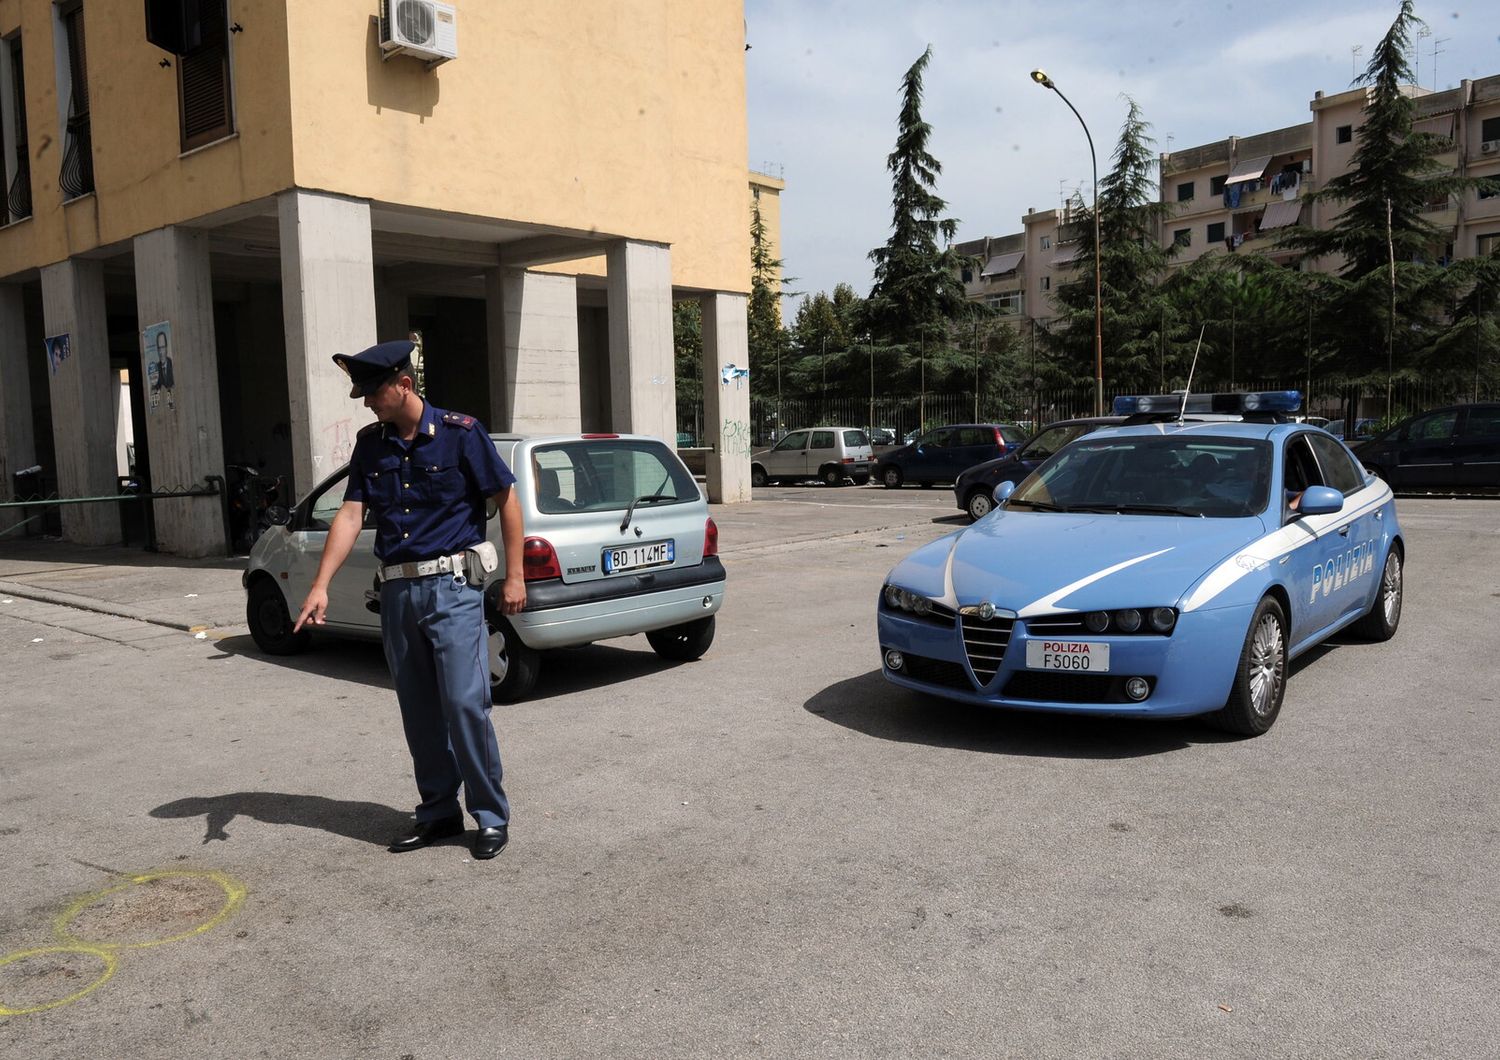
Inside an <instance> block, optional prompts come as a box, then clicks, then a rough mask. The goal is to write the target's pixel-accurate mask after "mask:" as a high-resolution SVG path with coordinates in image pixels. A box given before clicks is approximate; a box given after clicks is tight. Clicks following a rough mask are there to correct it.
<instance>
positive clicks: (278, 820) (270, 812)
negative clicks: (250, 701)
mask: <svg viewBox="0 0 1500 1060" xmlns="http://www.w3.org/2000/svg"><path fill="white" fill-rule="evenodd" d="M200 815H203V816H206V817H207V819H208V820H207V824H208V828H207V831H206V832H205V833H204V835H203V842H204V843H205V844H207V843H210V842H213V841H214V840H223V841H227V840H228V839H229V832H228V830H227V829H228V826H229V823H230V822H231V821H233V820H234V819H235V818H236V817H249V818H252V819H254V820H257V821H260V822H261V823H262V824H294V825H299V826H300V827H303V828H320V829H322V830H323V831H325V832H332V833H333V834H334V835H341V836H345V837H347V838H349V839H357V840H359V841H361V842H364V843H372V844H375V845H377V846H385V845H386V844H387V843H389V842H390V840H391V837H392V836H393V835H396V834H397V833H398V832H401V831H404V830H405V829H407V828H409V827H410V826H411V820H412V818H411V814H409V813H407V812H404V811H402V810H397V809H394V808H392V807H390V806H383V805H381V804H380V803H378V802H351V801H349V800H346V799H329V798H325V797H323V796H322V795H288V794H285V793H284V792H279V791H236V792H231V793H230V794H227V795H195V796H191V797H189V798H186V799H178V800H177V801H176V802H169V803H165V804H164V805H161V806H158V807H156V809H154V810H152V811H151V816H152V817H156V818H158V819H171V818H178V817H198V816H200Z"/></svg>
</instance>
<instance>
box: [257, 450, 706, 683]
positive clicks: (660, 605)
mask: <svg viewBox="0 0 1500 1060" xmlns="http://www.w3.org/2000/svg"><path fill="white" fill-rule="evenodd" d="M490 438H491V440H492V441H493V442H494V443H495V448H496V450H497V451H498V452H499V453H500V456H501V459H503V460H504V461H505V462H506V464H507V465H508V466H509V467H510V468H511V470H512V471H513V472H515V476H516V486H515V489H516V490H517V495H518V497H519V499H520V501H521V513H522V522H523V525H524V528H525V535H526V539H525V553H524V556H523V560H522V566H523V568H524V570H525V573H526V609H525V610H524V611H523V612H521V613H520V614H518V615H511V616H509V617H507V616H505V615H504V614H502V613H501V609H500V608H499V607H498V606H496V604H495V601H496V600H497V598H498V596H499V592H500V581H499V579H498V578H497V579H495V580H493V581H491V582H490V584H489V585H488V586H487V587H486V590H485V601H486V607H485V618H486V621H487V622H488V624H489V630H490V684H491V690H492V692H493V694H494V698H495V700H496V701H497V702H512V701H514V700H517V699H520V698H521V697H523V696H525V695H526V693H527V692H529V691H530V690H531V688H532V686H533V685H534V684H535V683H536V679H537V674H538V672H539V670H540V665H541V660H540V655H539V653H540V652H541V651H544V650H546V649H548V648H570V647H577V646H579V645H583V644H589V643H591V642H593V641H596V640H605V639H608V638H610V637H622V636H627V635H630V634H635V633H644V634H646V639H647V640H648V641H649V642H650V644H651V647H652V648H653V649H654V650H655V651H656V653H657V654H658V655H661V656H662V657H664V658H667V659H674V660H690V659H696V658H698V657H699V656H700V655H702V654H703V653H704V652H706V651H707V650H708V648H709V645H710V644H712V643H713V639H714V615H715V614H716V613H717V612H718V610H719V606H720V605H721V604H722V603H723V600H724V582H725V575H724V567H723V564H722V563H720V562H719V557H718V543H719V531H718V527H716V526H715V525H714V521H713V519H711V518H710V517H709V514H708V503H707V502H706V501H705V500H704V498H703V494H702V492H701V491H700V490H699V489H698V484H697V483H696V482H695V481H694V480H693V476H692V475H691V474H690V473H689V472H688V470H687V468H686V467H684V466H683V463H682V461H681V460H680V459H678V456H677V454H676V453H675V452H673V451H672V449H671V448H670V447H669V446H667V445H666V444H665V443H664V442H662V441H661V440H660V439H659V438H649V437H645V436H642V435H617V434H572V435H558V436H552V437H537V438H524V437H520V436H517V435H500V434H495V435H491V436H490ZM348 472H349V469H348V467H347V466H346V467H343V468H340V469H339V470H338V471H337V472H336V473H335V474H333V475H332V476H330V477H329V478H328V479H326V480H325V481H323V482H322V483H320V484H319V485H318V486H317V488H316V489H314V490H313V491H312V492H311V493H310V494H308V495H307V496H306V497H304V498H303V499H302V501H301V503H299V504H298V505H297V506H296V508H294V509H292V510H291V511H289V512H288V511H285V510H284V509H283V510H282V511H281V512H279V513H276V517H277V518H278V519H279V523H278V525H275V526H272V527H271V528H270V529H269V530H267V531H266V532H265V533H264V534H262V535H261V538H260V540H259V541H257V542H256V543H255V547H254V548H252V549H251V551H250V562H249V565H248V567H247V569H246V571H245V575H244V585H245V590H246V593H247V602H246V620H247V622H248V623H249V626H250V634H251V636H252V637H254V638H255V643H256V644H257V645H259V646H260V647H261V649H262V650H264V651H267V652H271V653H273V654H278V655H287V654H293V653H296V652H299V651H303V650H305V649H306V648H307V647H308V646H309V644H310V643H311V642H312V638H311V637H310V636H309V631H308V630H306V629H304V630H303V631H302V632H300V633H296V634H294V633H293V632H292V619H291V616H292V615H293V614H294V613H295V612H296V611H297V609H298V608H299V607H301V604H302V600H303V598H304V597H305V596H306V595H307V590H308V587H309V586H311V584H312V579H313V576H314V574H316V573H317V569H318V560H319V558H320V557H321V556H322V553H323V546H324V544H325V542H326V540H327V537H328V527H329V524H330V522H331V520H332V519H333V516H334V513H335V512H337V511H338V510H339V507H340V506H341V505H342V504H343V502H344V487H345V483H346V479H347V477H348ZM493 515H494V513H493V512H492V513H491V519H490V522H489V528H488V530H489V538H490V540H491V541H493V542H494V543H495V547H496V548H500V549H502V551H503V544H502V542H501V539H500V523H499V520H498V519H495V518H494V517H493ZM374 540H375V531H374V529H373V527H372V526H371V525H370V524H369V523H368V521H367V523H366V526H365V529H364V530H363V531H362V532H361V533H360V535H359V541H358V543H357V544H356V545H355V548H354V551H353V552H352V553H351V554H350V556H349V559H348V560H347V561H345V563H344V565H343V567H342V568H341V569H340V570H339V573H338V574H337V575H336V576H335V577H334V579H333V582H332V584H331V585H330V586H329V588H328V619H327V623H326V624H325V625H323V626H321V627H319V633H320V634H321V633H333V634H341V635H344V636H353V637H363V638H372V639H377V640H378V639H379V637H380V617H379V615H378V614H375V613H372V611H371V609H370V606H369V605H368V597H367V593H366V591H367V590H370V589H372V588H374V586H375V570H376V565H377V564H376V560H375V553H374ZM501 569H502V570H503V569H504V562H503V561H502V563H501Z"/></svg>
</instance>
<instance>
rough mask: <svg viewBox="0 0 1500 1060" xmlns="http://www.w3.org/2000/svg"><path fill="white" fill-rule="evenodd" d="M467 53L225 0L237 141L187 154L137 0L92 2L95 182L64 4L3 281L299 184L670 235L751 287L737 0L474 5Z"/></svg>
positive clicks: (45, 30) (683, 279) (43, 57)
mask: <svg viewBox="0 0 1500 1060" xmlns="http://www.w3.org/2000/svg"><path fill="white" fill-rule="evenodd" d="M455 6H456V7H457V10H458V52H459V57H458V58H457V59H456V60H454V61H452V62H449V63H446V64H443V65H441V66H439V67H437V68H435V69H434V70H431V71H429V70H427V69H426V68H425V67H424V64H423V63H422V62H421V61H419V60H416V59H413V58H409V57H395V58H392V59H391V60H390V61H388V62H382V60H381V56H380V49H379V46H378V42H377V29H376V26H375V21H374V15H375V14H376V12H378V10H379V4H378V2H377V0H316V2H313V0H230V9H229V10H230V19H231V21H232V22H238V23H239V24H240V25H241V26H243V27H244V31H243V32H241V33H236V34H232V35H231V37H230V40H231V50H232V63H233V79H234V100H235V115H236V128H237V130H238V133H237V135H236V136H235V137H234V138H233V139H230V140H227V141H222V142H220V143H217V144H214V145H210V146H208V147H205V148H202V149H199V150H198V151H195V152H191V153H189V154H187V155H186V156H180V155H179V132H178V103H177V81H176V71H175V69H174V68H164V67H161V66H160V65H158V64H159V61H160V60H161V59H162V58H163V57H164V53H163V52H162V51H160V50H159V49H157V48H155V47H154V46H152V45H151V44H149V43H148V42H147V41H146V39H145V15H144V4H142V3H140V2H139V0H130V2H126V0H86V3H85V7H84V32H85V39H86V46H87V50H88V59H89V89H90V97H91V115H92V132H93V144H94V173H95V181H96V193H95V194H94V195H91V196H85V197H83V198H81V199H79V200H76V201H74V202H72V203H70V204H68V205H67V206H64V205H63V203H62V201H61V198H62V196H61V192H60V190H59V188H58V174H59V171H60V169H61V166H62V157H63V148H64V137H63V134H62V130H61V128H60V127H59V122H58V100H57V76H56V72H55V70H54V68H53V56H54V52H55V47H54V30H53V5H52V3H51V0H0V34H8V33H9V32H11V31H12V30H13V29H15V28H16V27H17V26H19V27H21V30H22V34H23V50H24V56H25V79H26V93H27V99H26V102H27V124H28V133H29V142H30V149H31V179H32V199H33V215H32V218H31V219H30V220H29V221H23V222H21V223H19V224H16V225H12V226H9V227H7V228H5V229H4V230H0V277H3V276H7V275H11V274H14V273H16V272H20V271H22V270H25V269H30V268H34V267H37V266H41V265H47V264H51V263H53V262H57V261H61V260H64V259H66V258H67V257H69V256H70V255H74V254H79V253H83V252H86V251H89V250H92V249H95V248H96V247H100V246H108V245H111V244H117V243H120V242H122V241H124V240H127V239H129V238H130V237H132V236H134V235H137V234H139V233H141V232H146V231H150V230H152V229H155V228H159V227H161V226H163V225H167V224H173V223H178V222H182V221H187V220H192V219H194V218H199V217H202V216H205V215H207V214H211V213H214V212H216V211H219V210H223V209H226V208H228V207H231V206H235V205H237V204H240V203H244V202H249V201H253V200H256V199H261V198H264V197H266V196H268V195H272V194H274V193H276V192H278V191H281V190H284V189H286V188H289V187H292V186H297V187H302V188H308V189H314V190H321V191H329V192H335V193H339V194H345V195H350V196H353V197H357V198H368V199H372V200H378V201H384V202H391V203H398V204H406V205H411V206H416V207H423V208H428V209H434V210H444V211H451V212H456V213H461V214H470V215H473V216H477V217H490V218H499V219H503V220H508V221H512V222H518V223H520V224H522V225H535V226H538V227H542V226H546V227H553V228H563V229H568V230H572V231H575V232H580V233H598V234H601V235H607V236H611V237H624V238H633V239H641V240H647V241H653V242H663V243H669V244H671V245H672V271H673V282H674V283H675V284H677V285H679V286H683V287H694V288H700V289H704V290H723V291H741V292H743V291H748V290H749V269H748V265H747V263H748V261H749V256H750V234H749V229H750V225H749V219H748V216H747V211H746V206H745V186H746V179H747V168H746V157H747V153H748V139H747V131H746V125H745V73H744V60H743V52H744V21H743V20H744V5H743V3H742V0H632V2H631V3H619V2H618V0H576V2H572V3H566V4H564V3H550V2H548V3H537V4H524V5H523V4H500V3H494V2H492V0H485V2H473V0H460V2H459V3H457V4H456V5H455Z"/></svg>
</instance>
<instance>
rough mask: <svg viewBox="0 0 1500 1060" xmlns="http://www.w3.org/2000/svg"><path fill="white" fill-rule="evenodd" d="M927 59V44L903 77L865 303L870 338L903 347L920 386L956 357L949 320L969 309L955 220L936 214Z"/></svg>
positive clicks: (912, 379)
mask: <svg viewBox="0 0 1500 1060" xmlns="http://www.w3.org/2000/svg"><path fill="white" fill-rule="evenodd" d="M931 60H932V48H931V46H929V47H928V48H927V50H926V51H924V52H923V53H922V57H921V58H919V59H918V60H917V61H916V62H915V63H913V64H912V66H911V69H909V70H907V71H906V75H905V76H904V77H903V78H902V79H901V114H900V117H899V119H898V121H897V135H896V146H895V150H893V151H892V152H891V153H890V155H889V156H888V157H887V158H886V168H887V169H889V170H890V172H891V234H890V238H889V239H887V240H886V243H885V245H884V246H881V247H876V248H875V249H874V250H872V251H870V255H869V256H870V260H871V261H873V262H874V263H875V269H874V274H875V282H874V285H873V286H872V287H871V289H870V297H869V299H868V300H867V301H866V303H865V312H866V322H867V325H868V329H869V332H870V338H871V340H872V341H874V342H875V343H876V344H877V345H880V346H884V347H887V348H891V347H894V348H895V349H896V350H897V351H898V353H900V354H903V355H904V356H903V357H902V360H904V361H905V364H906V371H905V372H902V373H900V374H901V375H903V376H905V380H904V381H905V382H906V383H907V384H908V385H912V386H914V387H915V388H918V389H921V390H922V391H923V392H924V393H925V390H926V387H925V378H926V375H927V370H928V368H929V364H931V365H932V366H934V367H940V366H941V365H943V364H944V363H946V362H947V361H950V360H952V359H953V357H954V351H953V350H952V349H951V345H950V343H949V342H948V336H947V332H948V329H947V322H948V321H950V320H953V319H956V318H958V317H961V316H963V315H964V314H965V313H967V312H968V311H969V303H968V301H967V299H965V297H964V288H963V281H962V280H961V279H960V278H959V271H960V269H959V266H960V261H961V259H960V256H959V254H958V253H957V251H955V250H954V249H953V247H952V245H951V244H952V240H953V237H954V234H955V233H956V232H957V231H958V221H957V220H956V219H954V218H949V217H942V216H941V215H942V213H943V211H944V210H946V209H947V208H948V204H947V203H946V202H945V201H944V200H943V199H941V198H940V197H939V196H938V195H937V193H936V192H935V191H934V190H933V189H934V187H935V186H936V184H937V178H938V175H939V174H940V173H942V171H943V166H942V163H940V162H939V161H938V160H937V159H936V158H934V157H933V156H932V154H931V153H930V152H929V151H928V146H927V145H928V141H929V139H930V138H931V136H932V127H931V126H930V125H928V124H927V122H925V121H923V120H922V75H923V73H924V72H925V71H926V69H927V64H928V63H929V62H930V61H931ZM939 240H941V241H942V245H939ZM882 360H888V358H882ZM887 389H889V388H887Z"/></svg>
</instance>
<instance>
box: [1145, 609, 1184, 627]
mask: <svg viewBox="0 0 1500 1060" xmlns="http://www.w3.org/2000/svg"><path fill="white" fill-rule="evenodd" d="M1146 621H1147V622H1149V623H1150V625H1151V628H1152V629H1153V630H1155V631H1156V632H1157V633H1168V632H1171V629H1172V627H1173V626H1175V625H1177V612H1176V611H1174V610H1172V608H1170V607H1153V608H1152V609H1151V610H1150V611H1149V612H1148V613H1147V615H1146Z"/></svg>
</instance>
